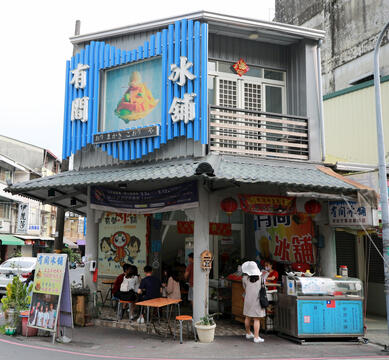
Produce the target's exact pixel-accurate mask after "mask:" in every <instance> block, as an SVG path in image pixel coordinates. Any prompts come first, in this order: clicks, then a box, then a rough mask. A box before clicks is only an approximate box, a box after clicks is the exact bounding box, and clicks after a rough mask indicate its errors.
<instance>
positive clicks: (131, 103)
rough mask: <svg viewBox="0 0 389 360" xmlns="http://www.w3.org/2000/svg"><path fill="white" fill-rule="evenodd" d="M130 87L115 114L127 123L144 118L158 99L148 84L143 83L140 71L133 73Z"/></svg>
mask: <svg viewBox="0 0 389 360" xmlns="http://www.w3.org/2000/svg"><path fill="white" fill-rule="evenodd" d="M128 85H129V87H128V89H127V91H126V92H125V94H124V96H123V97H122V98H121V100H120V102H119V104H118V107H117V108H116V110H115V114H116V115H117V116H119V117H120V119H122V120H123V121H124V122H125V123H126V124H128V123H129V122H130V121H133V120H138V119H143V118H144V117H145V116H147V115H148V114H150V112H151V111H152V110H153V109H154V108H155V107H156V106H157V104H158V101H159V100H156V99H154V97H153V94H152V93H151V91H150V89H149V88H148V87H147V85H146V84H144V83H142V76H141V74H140V73H139V72H138V71H134V72H133V73H131V77H130V81H129V83H128Z"/></svg>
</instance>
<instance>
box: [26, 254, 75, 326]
mask: <svg viewBox="0 0 389 360" xmlns="http://www.w3.org/2000/svg"><path fill="white" fill-rule="evenodd" d="M68 269H69V268H68V265H67V255H66V254H44V253H42V254H38V255H37V263H36V268H35V277H34V285H33V293H32V297H31V306H30V312H29V317H28V326H31V327H35V328H39V329H43V330H47V331H52V332H55V331H56V328H57V318H58V313H59V311H60V306H59V305H60V304H61V306H62V304H64V309H63V310H64V311H66V314H69V318H70V319H71V321H68V322H67V323H66V324H64V325H66V326H69V327H73V321H72V319H73V317H72V314H71V311H72V306H71V295H70V284H69V274H68V271H69V270H68ZM64 280H67V283H65V281H64ZM63 290H66V291H65V295H64V292H63ZM65 297H66V298H65ZM61 311H62V309H61ZM61 325H62V324H61Z"/></svg>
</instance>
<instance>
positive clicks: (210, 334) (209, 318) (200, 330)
mask: <svg viewBox="0 0 389 360" xmlns="http://www.w3.org/2000/svg"><path fill="white" fill-rule="evenodd" d="M218 314H219V313H214V314H210V315H209V314H207V315H205V316H204V317H202V318H200V321H198V322H197V323H196V324H195V327H196V330H197V335H198V337H199V340H200V342H202V343H211V342H212V341H213V339H214V338H215V328H216V323H215V320H214V317H215V316H216V315H218Z"/></svg>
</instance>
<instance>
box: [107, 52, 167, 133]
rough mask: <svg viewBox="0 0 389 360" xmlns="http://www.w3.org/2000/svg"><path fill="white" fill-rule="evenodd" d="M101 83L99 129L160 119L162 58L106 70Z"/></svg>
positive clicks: (126, 127) (153, 122)
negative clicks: (102, 86) (101, 101)
mask: <svg viewBox="0 0 389 360" xmlns="http://www.w3.org/2000/svg"><path fill="white" fill-rule="evenodd" d="M104 84H105V86H104V102H103V104H104V105H103V106H104V108H103V112H102V125H103V126H102V131H115V130H120V129H129V128H135V127H138V126H149V125H155V124H160V123H161V89H162V60H161V58H156V59H153V60H147V61H142V62H137V63H134V64H131V65H127V66H123V67H119V68H115V69H112V70H108V71H107V72H106V77H105V83H104Z"/></svg>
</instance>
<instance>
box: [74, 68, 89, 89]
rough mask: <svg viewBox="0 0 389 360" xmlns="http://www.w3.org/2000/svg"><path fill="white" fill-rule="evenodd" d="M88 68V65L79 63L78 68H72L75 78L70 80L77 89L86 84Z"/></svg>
mask: <svg viewBox="0 0 389 360" xmlns="http://www.w3.org/2000/svg"><path fill="white" fill-rule="evenodd" d="M86 69H89V66H88V65H84V64H78V65H77V69H74V70H72V74H73V78H72V80H71V81H70V83H71V84H73V85H74V87H75V88H76V89H83V88H84V87H85V86H86V71H85V70H86Z"/></svg>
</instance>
